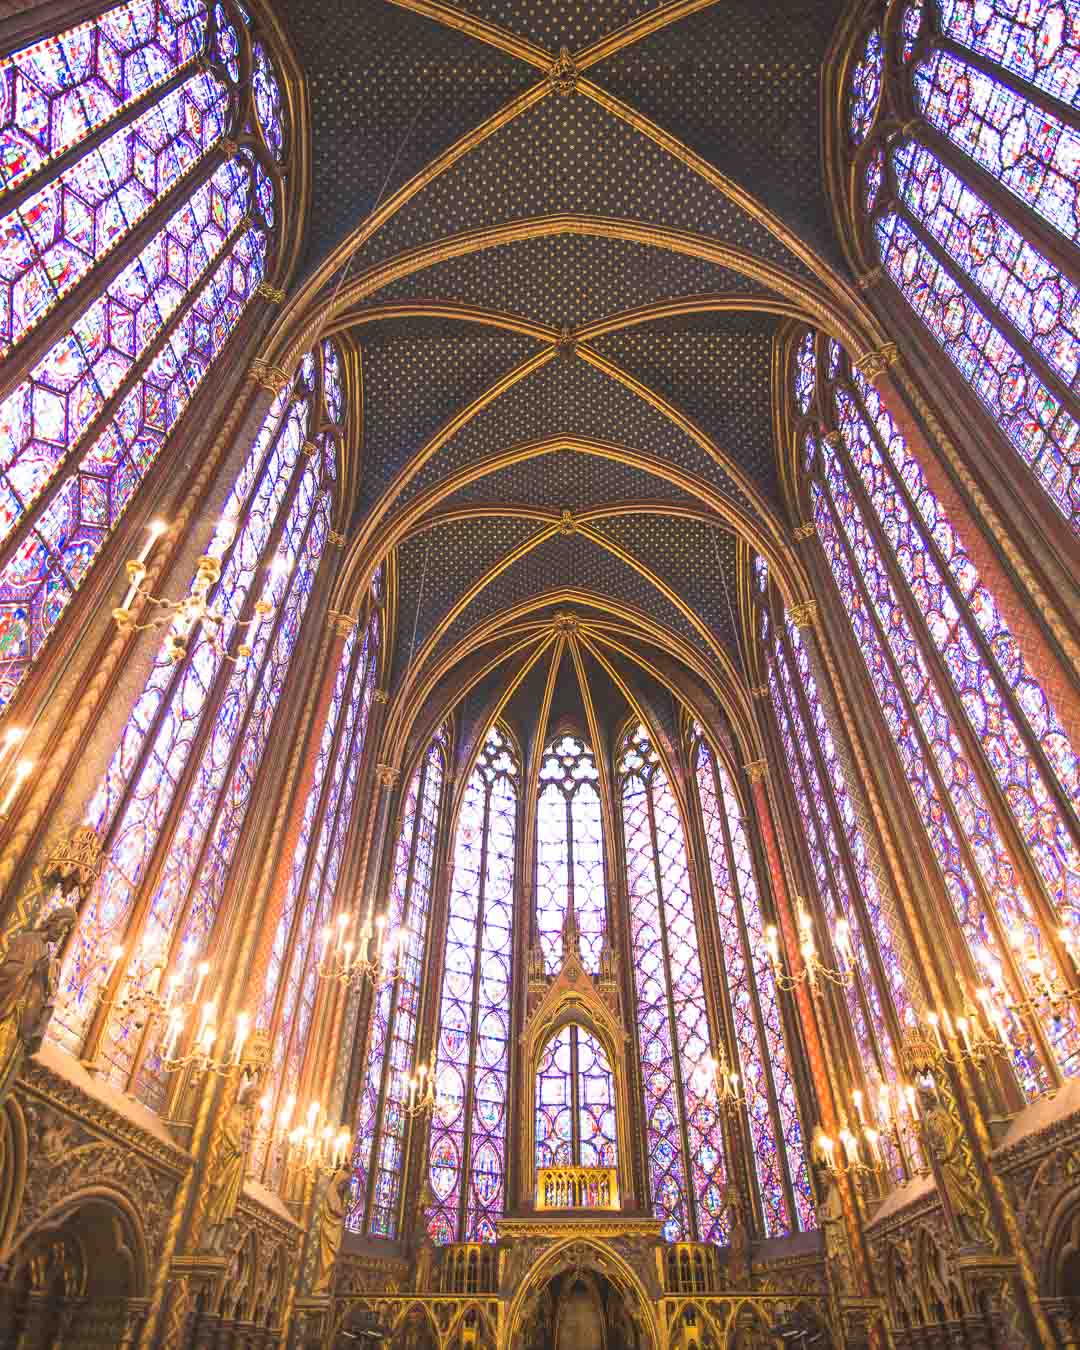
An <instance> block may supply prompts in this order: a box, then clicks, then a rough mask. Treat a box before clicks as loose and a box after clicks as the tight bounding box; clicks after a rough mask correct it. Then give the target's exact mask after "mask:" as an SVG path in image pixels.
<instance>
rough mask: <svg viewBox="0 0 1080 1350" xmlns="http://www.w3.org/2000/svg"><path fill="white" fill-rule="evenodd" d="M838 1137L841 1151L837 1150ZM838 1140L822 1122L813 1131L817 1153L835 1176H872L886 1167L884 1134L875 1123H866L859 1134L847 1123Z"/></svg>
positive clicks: (827, 1170) (818, 1157)
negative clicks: (825, 1129)
mask: <svg viewBox="0 0 1080 1350" xmlns="http://www.w3.org/2000/svg"><path fill="white" fill-rule="evenodd" d="M837 1140H838V1141H839V1144H840V1150H841V1152H838V1150H837ZM837 1140H834V1139H833V1138H832V1137H831V1136H830V1135H827V1134H826V1133H825V1131H824V1130H823V1129H822V1128H821V1126H820V1125H819V1126H818V1128H817V1131H816V1132H815V1134H814V1156H815V1158H817V1159H818V1161H819V1162H820V1163H821V1164H822V1166H823V1167H824V1168H825V1170H826V1172H828V1174H829V1175H830V1176H833V1177H846V1176H857V1177H861V1176H870V1175H874V1174H876V1173H880V1172H883V1171H884V1170H885V1158H884V1155H883V1153H882V1150H881V1135H880V1133H879V1132H878V1131H877V1130H876V1129H874V1127H873V1126H872V1125H864V1126H863V1127H862V1128H861V1130H860V1132H859V1134H857V1135H856V1134H853V1133H852V1132H851V1131H850V1130H849V1129H848V1128H847V1127H846V1126H845V1127H844V1128H843V1129H842V1130H840V1131H839V1132H838V1134H837Z"/></svg>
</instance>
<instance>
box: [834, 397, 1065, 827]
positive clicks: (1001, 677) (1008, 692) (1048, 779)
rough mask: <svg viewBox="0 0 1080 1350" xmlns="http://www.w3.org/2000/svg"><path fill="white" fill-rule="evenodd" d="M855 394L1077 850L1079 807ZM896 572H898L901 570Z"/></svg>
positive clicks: (895, 486)
mask: <svg viewBox="0 0 1080 1350" xmlns="http://www.w3.org/2000/svg"><path fill="white" fill-rule="evenodd" d="M853 392H854V395H855V402H856V405H857V406H858V408H859V409H860V411H861V413H862V416H863V420H864V421H865V423H866V426H867V429H868V430H869V432H870V435H871V437H872V439H873V441H874V444H875V445H876V446H877V450H878V454H879V455H880V457H881V462H882V464H883V465H884V466H885V469H886V472H887V473H888V475H889V479H890V482H891V484H892V486H893V489H894V490H895V492H896V493H897V495H898V496H899V497H900V499H901V501H902V502H903V503H904V506H905V509H906V510H907V512H908V515H909V516H910V517H911V519H912V520H913V521H915V522H917V526H918V532H919V537H920V542H921V544H922V546H923V548H925V549H926V550H927V551H928V552H929V554H930V556H931V558H932V559H933V560H934V563H935V565H936V567H937V570H938V574H939V575H940V577H941V580H942V583H943V584H944V586H945V589H946V590H947V591H948V593H949V598H950V599H951V600H952V602H953V604H954V605H955V606H956V609H957V613H958V614H959V615H960V616H961V618H960V619H959V620H957V622H956V623H955V624H954V625H953V629H954V630H959V629H960V628H961V624H962V625H963V630H964V631H965V632H966V633H967V634H968V635H970V637H971V639H972V640H973V641H974V643H975V645H976V646H977V647H978V649H979V653H980V655H981V656H982V658H983V660H984V661H985V662H986V663H987V665H988V666H989V667H990V669H991V670H992V671H993V672H994V675H995V677H996V680H995V683H996V685H997V689H998V692H999V693H1000V694H1001V697H1002V700H1003V702H1004V703H1005V704H1006V706H1007V707H1008V709H1009V712H1010V713H1011V715H1012V719H1013V722H1014V724H1015V726H1016V728H1017V730H1018V731H1019V732H1020V734H1021V736H1022V737H1023V739H1024V746H1025V749H1026V750H1027V753H1028V754H1029V755H1030V756H1031V757H1032V759H1034V760H1035V762H1036V764H1037V765H1038V767H1039V770H1040V772H1041V774H1042V778H1043V782H1044V783H1045V784H1046V789H1047V791H1048V792H1049V793H1050V795H1051V796H1052V797H1053V798H1054V801H1055V803H1056V805H1057V808H1058V810H1059V811H1060V812H1061V814H1062V816H1063V818H1064V820H1065V822H1066V824H1067V826H1068V829H1069V833H1070V834H1071V836H1072V838H1073V842H1074V843H1075V844H1076V846H1077V847H1078V848H1080V818H1078V816H1077V811H1076V807H1075V806H1074V804H1073V802H1072V801H1071V799H1070V798H1069V797H1068V795H1067V794H1066V793H1065V792H1063V791H1062V787H1061V780H1060V778H1059V777H1058V775H1057V772H1056V771H1055V769H1054V767H1053V765H1052V764H1051V763H1050V761H1049V759H1048V758H1047V756H1046V751H1045V750H1044V749H1043V745H1042V742H1041V741H1040V740H1039V738H1038V736H1036V735H1035V733H1034V731H1033V730H1032V728H1031V724H1030V722H1029V721H1028V719H1027V717H1026V715H1025V713H1024V710H1023V708H1022V707H1021V706H1020V702H1019V700H1018V699H1017V697H1016V693H1015V691H1014V689H1013V687H1012V685H1011V684H1010V683H1009V681H1008V680H1007V679H1006V677H1005V674H1004V672H1003V671H1002V669H1001V666H1000V663H999V662H998V659H997V656H996V655H995V653H994V649H993V646H992V644H991V643H990V642H989V640H988V639H987V637H986V634H985V633H984V632H983V630H982V628H981V626H980V625H979V623H978V622H977V621H976V620H975V618H974V616H973V615H972V613H971V606H970V604H969V603H968V601H967V599H966V598H965V596H964V595H963V594H962V592H961V590H960V587H959V585H958V584H957V582H956V578H955V577H954V576H953V573H952V570H951V568H950V567H949V564H948V561H947V559H946V558H945V556H944V554H943V553H942V551H941V547H940V545H939V544H938V542H937V539H936V538H935V536H934V532H933V530H931V529H930V528H929V527H928V526H927V525H926V524H925V522H924V521H923V517H922V513H921V512H920V511H919V508H918V506H917V505H916V503H915V501H914V499H913V498H912V496H911V492H910V491H909V489H908V485H907V483H906V482H905V480H904V476H903V474H901V473H900V472H899V471H898V469H897V467H896V464H895V463H894V461H893V458H892V456H891V455H890V454H889V451H888V447H887V446H885V445H884V444H883V442H882V439H881V436H880V434H879V433H878V429H877V426H876V424H875V422H874V419H873V417H871V416H870V415H869V414H868V413H867V410H866V407H865V405H864V403H863V399H862V395H861V394H860V392H859V390H858V389H857V388H856V389H855V390H854V391H853ZM1078 411H1080V405H1078ZM1078 420H1080V418H1078ZM908 453H909V454H911V450H910V448H909V450H908ZM913 457H914V456H913ZM874 516H875V519H876V518H877V512H876V511H875V512H874ZM897 570H898V571H899V568H898V569H897ZM979 584H980V585H985V582H983V581H982V579H981V578H980V583H979ZM904 587H905V589H906V590H908V591H910V586H908V585H907V582H906V580H905V582H904ZM950 687H951V681H950Z"/></svg>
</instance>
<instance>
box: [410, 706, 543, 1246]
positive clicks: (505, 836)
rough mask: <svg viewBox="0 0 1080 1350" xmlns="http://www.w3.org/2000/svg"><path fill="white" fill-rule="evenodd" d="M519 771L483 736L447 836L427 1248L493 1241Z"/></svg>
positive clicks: (502, 1188) (503, 745) (509, 749)
mask: <svg viewBox="0 0 1080 1350" xmlns="http://www.w3.org/2000/svg"><path fill="white" fill-rule="evenodd" d="M520 777H521V771H520V766H519V763H518V757H517V752H516V751H515V749H514V745H513V742H512V741H511V739H510V737H509V735H508V734H507V733H506V732H505V731H504V730H503V729H502V728H500V727H498V726H494V727H492V728H491V730H490V731H489V732H488V734H487V736H486V737H485V739H484V743H483V745H482V747H481V749H480V753H479V754H478V756H477V759H476V764H475V765H474V767H473V771H472V773H471V774H470V775H469V780H468V782H467V783H466V786H465V797H464V800H463V801H462V804H461V810H460V813H459V815H458V821H457V829H456V832H455V836H454V855H453V857H454V872H453V880H452V881H451V885H450V913H449V920H448V930H447V935H446V955H445V962H446V965H445V969H444V973H443V985H442V999H441V1003H440V1009H439V1035H438V1042H437V1058H436V1065H435V1073H436V1083H437V1095H438V1099H439V1102H440V1107H439V1110H438V1111H437V1112H436V1114H435V1116H434V1117H433V1119H432V1123H431V1142H430V1163H429V1168H430V1179H431V1188H432V1192H433V1194H434V1196H435V1204H434V1206H433V1207H432V1208H431V1210H430V1211H429V1213H428V1231H429V1232H430V1234H431V1236H432V1239H433V1240H434V1241H435V1242H437V1243H444V1242H494V1241H495V1240H496V1231H495V1221H496V1219H497V1218H498V1217H499V1215H501V1214H502V1212H503V1209H504V1207H505V1201H506V1104H507V1101H508V1099H509V1095H510V1082H509V1070H510V1064H509V1056H510V987H511V982H510V961H511V956H512V950H513V936H514V922H513V920H514V865H515V846H516V841H517V810H518V792H519V788H520Z"/></svg>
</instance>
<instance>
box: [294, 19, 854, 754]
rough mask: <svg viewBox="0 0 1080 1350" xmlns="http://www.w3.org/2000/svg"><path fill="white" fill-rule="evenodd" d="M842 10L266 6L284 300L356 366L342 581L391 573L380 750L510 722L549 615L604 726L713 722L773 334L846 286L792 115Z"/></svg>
mask: <svg viewBox="0 0 1080 1350" xmlns="http://www.w3.org/2000/svg"><path fill="white" fill-rule="evenodd" d="M841 8H842V6H841V3H840V0H668V3H656V2H655V0H459V2H458V3H457V4H456V5H451V4H448V3H442V0H398V2H397V3H394V2H393V0H362V2H361V3H357V0H321V3H320V4H318V5H312V4H310V3H308V0H288V2H287V3H286V5H285V16H286V22H287V26H288V28H289V30H290V35H291V37H292V40H293V41H294V43H295V46H296V48H297V51H298V54H299V57H300V61H301V64H302V66H303V69H304V71H305V75H306V79H307V82H308V89H309V95H310V111H311V122H312V134H313V146H312V164H313V183H312V207H311V216H310V222H309V233H308V241H307V249H306V254H305V256H304V260H303V266H302V271H303V279H304V282H305V285H306V290H307V295H308V297H309V300H310V303H311V304H312V306H313V307H314V308H315V310H317V309H318V306H319V305H320V304H322V305H323V307H324V308H325V309H326V311H327V313H328V314H330V313H331V312H332V315H333V318H332V322H331V323H330V326H331V327H333V328H336V329H337V330H338V331H341V332H347V333H348V334H349V335H350V336H351V338H352V340H353V341H354V342H355V343H356V345H357V347H358V349H359V351H360V360H361V369H362V382H363V393H362V403H363V418H362V450H361V468H360V475H359V481H360V488H359V493H358V498H357V500H356V502H355V509H354V513H353V525H352V536H351V538H350V555H349V561H348V564H347V567H346V576H347V578H348V581H347V582H346V583H343V584H352V585H354V586H358V585H359V583H360V582H361V581H362V578H363V576H365V575H368V574H369V573H370V569H371V567H373V566H374V565H375V564H376V563H377V561H378V560H379V559H380V558H381V557H383V556H388V557H389V558H390V559H391V566H392V569H393V571H394V574H395V585H394V587H393V594H394V595H395V596H396V613H395V615H394V624H393V631H394V637H393V641H392V656H391V661H390V668H389V673H388V681H389V685H390V689H391V694H392V697H393V699H394V700H395V701H396V703H397V704H398V705H399V706H398V707H397V716H398V718H399V720H400V724H401V727H402V731H403V732H404V731H406V730H407V728H408V727H409V726H410V725H411V723H412V715H411V714H410V715H406V713H405V711H404V709H405V705H406V704H408V706H409V707H410V708H411V709H412V710H413V711H414V712H415V710H416V706H417V703H418V701H419V703H421V704H422V705H423V706H424V707H426V708H429V709H430V710H431V712H432V715H433V716H434V715H437V714H438V713H439V712H440V711H441V710H442V709H444V708H449V707H452V706H458V707H459V708H460V709H461V710H462V717H463V718H466V719H467V718H468V716H471V715H472V714H471V713H469V711H468V710H469V709H470V708H472V709H474V710H476V709H481V710H482V711H480V712H476V713H475V715H476V716H477V717H478V718H479V720H481V721H482V720H483V717H484V716H486V715H487V714H488V712H489V711H490V709H491V708H492V707H495V706H499V707H504V708H505V710H506V712H507V715H508V716H511V715H513V714H514V711H515V709H516V710H518V711H519V713H520V715H522V716H527V715H528V709H529V708H530V707H531V706H532V702H533V699H534V695H535V690H534V689H533V686H534V685H535V686H536V687H537V688H538V687H540V684H542V683H543V680H542V678H541V675H540V673H539V672H540V671H542V670H547V669H548V668H549V665H550V657H549V652H550V651H551V650H554V648H553V647H552V646H551V644H552V643H553V642H555V643H556V645H557V642H558V641H560V640H563V639H561V638H555V637H554V636H553V635H554V634H555V633H556V632H562V631H563V630H562V629H560V628H559V624H563V625H565V616H566V614H568V613H571V612H572V613H573V614H574V615H576V617H577V619H578V622H579V625H580V627H579V628H578V629H577V630H575V634H574V636H573V639H572V642H569V643H568V644H567V645H566V651H565V653H564V655H565V661H566V662H567V663H568V662H569V660H570V654H571V651H572V649H575V650H576V651H577V653H578V661H579V664H578V668H577V672H576V674H577V676H581V675H582V673H583V671H584V673H585V675H586V677H587V678H589V679H592V678H594V677H595V678H596V680H597V687H598V689H600V690H601V695H600V700H599V701H600V702H606V703H608V704H609V705H611V708H609V712H612V715H614V712H615V711H618V710H619V707H621V706H622V705H625V706H627V707H629V706H632V705H634V703H635V699H636V698H637V697H638V696H639V695H640V696H641V697H642V698H645V699H651V700H652V703H653V705H655V707H659V706H661V705H663V706H664V707H668V706H670V705H671V699H672V694H673V691H674V693H675V694H676V695H677V696H678V697H679V698H680V699H682V700H683V701H684V702H685V703H687V706H690V703H691V702H692V703H693V706H694V709H695V711H697V712H699V713H702V712H707V711H708V707H707V705H709V704H710V701H712V706H714V707H719V706H720V705H723V706H725V707H727V709H728V712H729V714H730V713H731V700H732V690H733V689H735V688H736V687H740V686H745V680H743V678H742V674H741V669H740V656H739V648H738V619H737V615H738V558H739V556H740V554H739V541H740V540H743V541H746V542H747V543H748V544H749V545H750V546H751V547H764V546H767V547H768V548H769V549H771V550H773V551H777V550H784V549H785V548H786V546H787V543H788V539H789V531H790V525H791V521H790V520H789V519H788V516H787V513H786V511H785V507H784V504H783V500H782V496H781V491H780V486H779V475H778V469H777V453H776V446H775V444H774V428H773V405H774V399H775V390H774V379H775V376H774V360H775V354H774V353H775V345H776V337H777V331H778V327H779V326H780V325H782V324H784V323H785V322H787V321H788V319H789V318H790V317H792V316H796V315H800V314H807V313H811V314H812V313H814V312H815V306H817V307H818V308H819V309H820V308H823V307H825V306H827V303H828V295H829V291H830V286H831V285H832V279H833V278H835V276H836V272H835V271H834V270H833V269H839V268H840V266H841V264H840V261H839V255H838V250H837V248H836V245H835V241H834V238H833V233H832V227H831V223H830V217H829V211H828V206H827V203H826V200H825V196H824V191H823V186H822V182H823V176H822V171H821V149H820V144H819V137H820V116H819V108H818V104H819V85H820V75H821V66H822V61H823V59H824V57H825V53H826V49H827V47H828V45H829V41H830V38H831V35H832V33H833V29H834V27H835V25H836V22H837V19H838V16H839V12H840V9H841ZM346 301H347V303H346ZM560 616H561V617H560ZM560 659H561V658H560ZM586 663H587V669H586ZM566 670H569V665H568V664H567V666H566ZM566 670H564V671H562V673H561V674H560V675H559V680H560V681H562V682H563V683H564V684H565V682H566V680H567V678H568V676H567V674H566ZM538 682H539V684H538ZM530 690H532V691H533V692H531V693H530V692H528V691H530ZM635 691H636V692H635ZM690 691H692V693H691V692H690ZM743 692H745V689H744V690H743ZM616 705H618V707H617V706H616ZM605 715H607V714H605ZM422 720H423V719H422ZM736 720H737V719H736ZM417 725H418V727H419V725H420V724H419V723H418V724H417Z"/></svg>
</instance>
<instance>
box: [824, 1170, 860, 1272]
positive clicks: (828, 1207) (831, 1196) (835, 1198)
mask: <svg viewBox="0 0 1080 1350" xmlns="http://www.w3.org/2000/svg"><path fill="white" fill-rule="evenodd" d="M817 1183H818V1184H817V1192H818V1194H819V1195H820V1196H823V1197H824V1198H823V1199H822V1201H821V1203H820V1204H819V1205H818V1207H817V1215H818V1223H819V1225H820V1226H821V1232H822V1235H823V1236H824V1238H825V1256H826V1258H827V1268H828V1271H829V1274H830V1276H831V1278H832V1280H833V1281H834V1283H835V1285H836V1292H837V1293H838V1294H841V1295H844V1294H853V1293H854V1292H855V1275H854V1271H853V1269H852V1262H851V1248H850V1246H849V1245H848V1236H847V1225H846V1220H845V1218H844V1202H843V1199H842V1198H841V1195H840V1187H839V1186H838V1185H837V1182H836V1179H835V1178H834V1177H831V1176H829V1175H828V1172H827V1171H826V1169H825V1168H824V1167H819V1168H818V1169H817Z"/></svg>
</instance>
